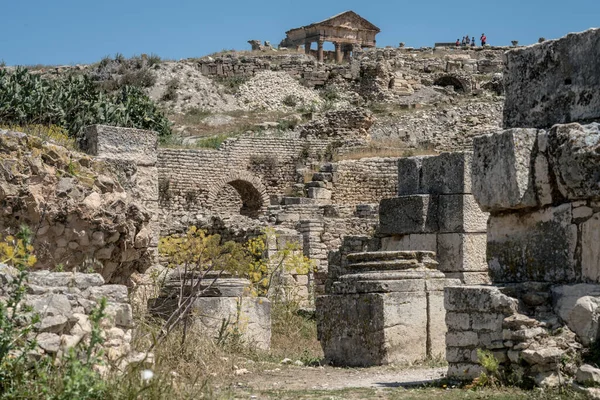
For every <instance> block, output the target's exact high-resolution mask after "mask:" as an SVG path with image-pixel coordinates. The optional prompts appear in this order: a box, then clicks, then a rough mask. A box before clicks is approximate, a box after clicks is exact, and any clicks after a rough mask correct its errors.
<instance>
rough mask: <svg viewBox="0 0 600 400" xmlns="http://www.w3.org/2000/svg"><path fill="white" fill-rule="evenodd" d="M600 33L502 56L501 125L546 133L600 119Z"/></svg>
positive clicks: (566, 39) (584, 34)
mask: <svg viewBox="0 0 600 400" xmlns="http://www.w3.org/2000/svg"><path fill="white" fill-rule="evenodd" d="M599 60H600V30H598V29H590V30H588V31H585V32H581V33H575V34H569V35H567V36H566V37H564V38H561V39H558V40H548V41H545V42H543V43H541V44H536V45H533V46H528V47H524V48H519V49H515V50H510V51H508V52H507V53H506V55H505V61H506V68H505V73H504V85H505V91H506V100H505V107H504V126H506V127H509V128H512V127H533V128H547V127H550V126H552V125H554V124H560V123H568V122H573V121H585V120H591V119H595V118H600V94H599V93H598V92H597V91H596V90H595V88H596V87H598V86H599V85H600V61H599Z"/></svg>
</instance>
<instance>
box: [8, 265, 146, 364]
mask: <svg viewBox="0 0 600 400" xmlns="http://www.w3.org/2000/svg"><path fill="white" fill-rule="evenodd" d="M17 274H18V272H17V271H16V270H15V269H14V268H11V267H8V266H6V265H4V264H0V280H1V281H2V282H3V285H2V286H1V287H0V295H1V296H7V295H8V294H9V293H8V290H10V285H9V284H8V282H11V281H12V280H13V279H14V278H15V277H16V276H17ZM26 288H27V294H26V295H25V298H24V302H25V304H28V305H31V306H32V309H33V312H34V313H38V314H39V316H40V323H39V324H38V325H37V326H36V328H35V331H36V341H37V344H38V351H41V352H44V353H46V354H50V355H57V356H59V357H60V356H61V355H62V354H65V352H66V351H67V350H68V349H69V348H71V347H74V346H76V345H77V344H79V343H81V342H85V341H86V340H88V339H89V338H90V335H91V333H92V325H91V321H90V315H91V313H92V311H93V310H94V309H96V308H97V307H98V303H99V301H100V300H101V299H102V298H106V300H107V303H106V309H105V313H106V318H104V319H103V320H102V321H101V324H100V327H101V329H102V331H103V335H104V339H105V341H104V344H103V345H102V347H103V352H104V357H105V358H106V360H107V361H108V362H109V363H110V364H112V365H116V366H117V367H119V368H123V367H124V366H126V365H127V364H128V363H130V362H132V361H142V360H143V359H144V355H143V354H135V353H133V352H132V349H131V335H132V329H133V328H134V321H133V315H132V309H131V305H130V303H129V298H128V292H127V287H126V286H122V285H106V284H105V282H104V279H103V278H102V276H101V275H100V274H83V273H71V272H49V271H36V272H31V273H30V274H29V276H28V282H27V283H26ZM148 361H149V360H148Z"/></svg>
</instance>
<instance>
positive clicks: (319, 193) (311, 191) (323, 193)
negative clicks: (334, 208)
mask: <svg viewBox="0 0 600 400" xmlns="http://www.w3.org/2000/svg"><path fill="white" fill-rule="evenodd" d="M308 198H310V199H319V200H331V190H329V189H325V188H317V187H311V188H308Z"/></svg>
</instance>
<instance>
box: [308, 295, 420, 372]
mask: <svg viewBox="0 0 600 400" xmlns="http://www.w3.org/2000/svg"><path fill="white" fill-rule="evenodd" d="M316 307H317V310H319V311H318V312H317V327H318V335H319V340H320V341H321V345H322V347H323V352H324V353H325V358H326V359H327V360H328V361H330V362H332V363H333V364H334V365H344V366H353V367H365V366H372V365H381V364H388V363H394V362H408V361H414V360H418V359H424V358H426V356H427V335H424V334H423V333H424V332H426V331H427V301H426V298H425V296H424V295H421V296H414V295H410V296H408V295H407V294H405V293H366V294H355V295H344V296H340V295H333V296H332V295H329V296H319V297H317V300H316ZM390 307H391V309H392V310H394V313H396V314H397V315H398V316H402V318H400V317H398V318H394V317H393V315H391V314H390V313H389V312H386V309H390ZM389 318H392V319H393V320H394V321H393V322H392V321H391V320H389Z"/></svg>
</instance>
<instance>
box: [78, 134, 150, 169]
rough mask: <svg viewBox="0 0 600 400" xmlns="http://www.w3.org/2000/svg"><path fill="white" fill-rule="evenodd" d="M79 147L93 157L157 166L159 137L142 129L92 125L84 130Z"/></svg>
mask: <svg viewBox="0 0 600 400" xmlns="http://www.w3.org/2000/svg"><path fill="white" fill-rule="evenodd" d="M79 146H80V147H81V149H82V150H83V151H85V152H86V153H88V154H91V155H93V156H98V157H101V158H107V159H111V160H119V161H133V162H135V163H136V164H137V165H155V164H156V160H157V154H158V152H157V148H158V135H157V133H156V132H154V131H146V130H142V129H133V128H120V127H116V126H107V125H91V126H88V127H86V128H85V129H84V132H83V136H82V138H81V139H80V141H79Z"/></svg>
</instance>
